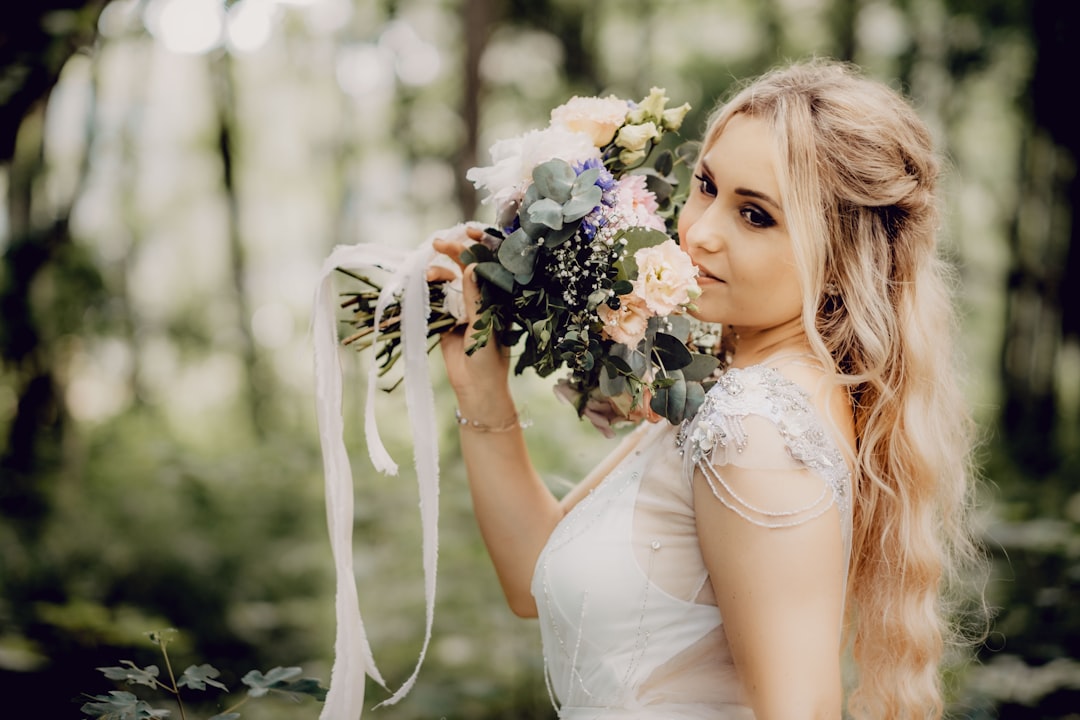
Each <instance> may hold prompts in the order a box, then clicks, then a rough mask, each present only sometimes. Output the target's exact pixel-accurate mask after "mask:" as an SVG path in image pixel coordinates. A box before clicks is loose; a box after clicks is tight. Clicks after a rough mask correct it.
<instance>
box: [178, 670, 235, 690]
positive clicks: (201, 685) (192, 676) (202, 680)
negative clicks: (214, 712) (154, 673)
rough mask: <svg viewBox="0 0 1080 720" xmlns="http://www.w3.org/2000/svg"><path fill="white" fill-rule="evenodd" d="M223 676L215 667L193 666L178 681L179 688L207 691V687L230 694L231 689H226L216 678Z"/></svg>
mask: <svg viewBox="0 0 1080 720" xmlns="http://www.w3.org/2000/svg"><path fill="white" fill-rule="evenodd" d="M219 675H221V673H220V672H218V669H217V668H216V667H214V666H213V665H207V664H205V663H204V664H202V665H198V666H195V665H191V666H189V667H188V669H187V670H185V671H184V672H183V674H181V675H180V679H179V680H177V681H176V685H177V687H189V688H191V689H192V690H205V689H206V686H207V685H210V686H212V687H216V688H218V689H219V690H225V691H226V692H228V690H229V688H227V687H225V686H224V685H222V684H221V683H219V682H218V681H217V680H214V678H216V677H218V676H219Z"/></svg>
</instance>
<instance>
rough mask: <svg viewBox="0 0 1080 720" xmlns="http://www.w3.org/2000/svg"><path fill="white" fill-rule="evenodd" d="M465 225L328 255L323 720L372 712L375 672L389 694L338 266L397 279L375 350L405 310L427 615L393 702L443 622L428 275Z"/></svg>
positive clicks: (369, 429)
mask: <svg viewBox="0 0 1080 720" xmlns="http://www.w3.org/2000/svg"><path fill="white" fill-rule="evenodd" d="M465 227H466V226H465V225H458V226H455V227H454V228H451V229H449V230H443V231H440V232H438V233H435V234H434V235H432V237H430V238H428V240H426V241H425V242H424V243H422V244H421V245H420V246H419V247H418V248H416V249H415V250H413V251H411V252H410V251H407V250H402V249H400V248H392V247H386V246H382V245H373V244H368V243H360V244H357V245H347V246H346V245H340V246H338V247H336V248H334V250H333V251H332V252H331V253H330V255H329V257H327V258H326V261H325V262H324V263H323V267H322V271H321V273H320V280H319V286H318V290H317V291H316V295H315V308H314V317H313V332H314V346H315V383H316V397H315V402H316V414H317V419H318V423H319V440H320V444H321V447H322V457H323V469H324V474H325V484H326V519H327V525H328V529H329V534H330V548H331V551H332V553H333V557H334V568H335V572H336V577H337V589H336V594H335V600H334V606H335V615H336V618H337V631H336V637H335V640H334V664H333V668H332V669H331V671H330V689H329V692H328V693H327V696H326V702H325V704H324V706H323V711H322V714H321V715H320V719H321V720H357V718H359V717H360V715H361V713H362V712H363V703H364V683H365V679H366V676H368V675H370V676H371V677H372V679H374V680H375V681H376V682H378V683H379V684H380V685H381V686H382V687H384V688H385V687H386V682H385V681H384V680H383V678H382V675H381V673H380V672H379V669H378V667H377V666H376V665H375V660H374V657H373V656H372V653H371V646H370V645H369V644H368V639H367V633H366V632H365V630H364V621H363V619H362V618H361V616H360V606H359V604H358V596H357V592H356V578H355V576H354V574H353V546H352V531H353V513H354V497H353V486H352V468H351V465H350V464H349V457H348V454H347V452H346V450H345V437H344V432H345V428H344V421H343V417H342V399H341V398H342V370H341V359H340V357H339V353H340V352H341V346H340V343H339V341H338V334H337V312H338V302H337V298H336V296H335V293H334V289H333V275H334V272H335V270H336V269H337V268H342V269H346V270H353V271H358V272H368V271H371V270H382V271H386V272H388V273H391V274H392V276H391V279H390V280H389V281H388V282H387V283H386V285H384V286H383V289H382V290H381V292H380V293H379V299H378V301H377V302H376V306H375V315H374V333H373V335H372V345H375V343H377V341H378V332H379V325H380V323H381V322H382V316H383V313H384V312H385V311H386V308H387V306H388V305H390V304H391V302H393V301H394V300H395V298H397V299H398V300H399V302H400V304H401V316H402V319H401V333H402V336H401V352H402V359H403V360H404V385H405V403H406V407H407V409H408V413H409V425H410V429H411V431H412V438H413V458H414V463H415V467H416V476H417V483H418V485H419V494H420V521H421V530H422V535H423V540H422V554H423V565H424V594H425V598H426V613H425V615H426V618H425V629H424V643H423V646H422V647H421V649H420V657H419V659H418V660H417V662H416V667H415V668H414V670H413V672H412V675H411V676H410V677H409V678H408V679H407V680H406V681H405V683H404V684H403V685H402V686H401V687H400V688H399V689H398V690H397V692H395V693H393V695H392V696H391V697H390V698H389V699H387V700H384V701H383V702H382V703H380V705H392V704H394V703H396V702H398V701H399V700H401V699H402V698H403V697H405V695H406V694H408V692H409V690H410V689H412V686H413V684H414V683H415V682H416V678H417V676H418V675H419V673H420V666H421V665H422V664H423V662H424V657H425V655H426V654H427V649H428V645H429V644H430V642H431V629H432V624H433V621H434V617H435V614H434V613H435V578H436V568H437V565H438V552H439V539H438V519H439V450H438V441H437V438H436V427H435V396H434V392H433V390H432V387H431V381H430V378H429V376H428V367H427V318H428V313H429V310H430V304H429V298H428V285H427V277H426V272H427V268H428V266H429V265H430V264H431V261H432V259H433V258H434V257H435V255H436V251H435V250H434V249H433V248H432V241H433V240H435V239H436V238H438V237H450V236H453V235H463V234H464V230H465ZM399 294H400V297H398V296H399ZM377 376H378V368H377V364H376V363H374V362H372V364H371V367H370V368H369V370H368V388H367V397H366V399H365V409H364V433H365V437H366V439H367V448H368V456H369V458H370V459H371V463H372V465H374V466H375V468H376V469H377V470H379V471H380V472H383V473H386V474H390V475H396V474H397V470H398V467H397V464H396V463H395V462H394V461H393V459H392V458H391V457H390V454H389V453H388V452H387V451H386V448H385V446H384V445H383V443H382V439H381V438H380V436H379V429H378V424H377V421H376V417H375V394H376V389H377V386H376V380H377Z"/></svg>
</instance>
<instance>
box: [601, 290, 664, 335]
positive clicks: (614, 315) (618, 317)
mask: <svg viewBox="0 0 1080 720" xmlns="http://www.w3.org/2000/svg"><path fill="white" fill-rule="evenodd" d="M619 300H620V301H621V305H620V306H619V309H618V310H613V309H611V307H609V306H608V305H607V303H601V304H600V306H599V307H597V308H596V312H597V314H598V315H599V316H600V320H601V321H602V322H603V323H604V331H603V332H604V335H606V336H607V337H609V338H611V339H612V340H614V341H615V342H617V343H622V344H623V345H626V346H628V347H637V344H638V343H639V342H641V341H642V340H643V339H644V338H645V331H646V330H647V329H648V327H649V316H650V315H652V313H650V312H649V309H648V308H647V307H646V306H645V303H644V302H643V301H642V300H641V298H639V297H637V296H635V295H623V296H622V297H620V298H619Z"/></svg>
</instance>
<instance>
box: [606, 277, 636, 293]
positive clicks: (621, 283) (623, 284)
mask: <svg viewBox="0 0 1080 720" xmlns="http://www.w3.org/2000/svg"><path fill="white" fill-rule="evenodd" d="M611 291H612V292H613V293H615V294H616V295H629V294H630V293H632V292H634V285H633V283H631V282H630V281H629V280H616V281H615V283H614V284H613V285H612V286H611Z"/></svg>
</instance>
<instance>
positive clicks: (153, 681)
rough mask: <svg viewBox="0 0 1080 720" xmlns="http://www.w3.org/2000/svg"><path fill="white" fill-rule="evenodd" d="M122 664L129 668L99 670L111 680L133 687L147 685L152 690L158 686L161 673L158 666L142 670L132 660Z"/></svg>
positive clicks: (149, 666)
mask: <svg viewBox="0 0 1080 720" xmlns="http://www.w3.org/2000/svg"><path fill="white" fill-rule="evenodd" d="M120 662H122V663H123V664H124V665H126V666H127V667H99V668H98V670H100V671H101V672H102V673H104V675H105V677H107V678H109V679H110V680H119V681H121V682H126V683H130V684H132V685H145V686H146V687H151V688H156V687H157V686H158V684H159V683H158V680H157V676H158V675H159V674H160V672H161V671H160V670H158V666H157V665H147V666H146V667H145V668H140V667H139V666H137V665H136V664H135V663H133V662H131V661H130V660H121V661H120Z"/></svg>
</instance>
